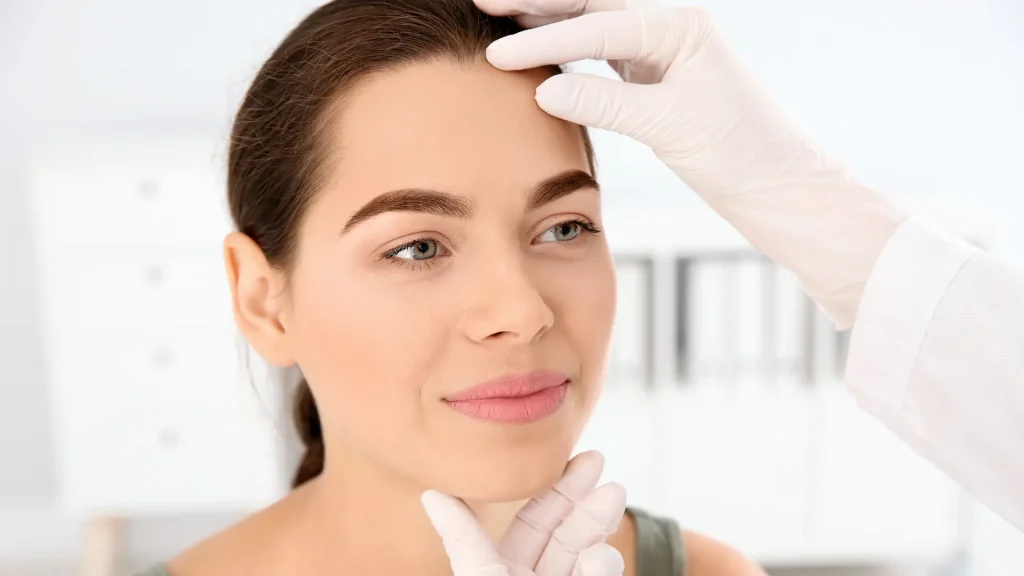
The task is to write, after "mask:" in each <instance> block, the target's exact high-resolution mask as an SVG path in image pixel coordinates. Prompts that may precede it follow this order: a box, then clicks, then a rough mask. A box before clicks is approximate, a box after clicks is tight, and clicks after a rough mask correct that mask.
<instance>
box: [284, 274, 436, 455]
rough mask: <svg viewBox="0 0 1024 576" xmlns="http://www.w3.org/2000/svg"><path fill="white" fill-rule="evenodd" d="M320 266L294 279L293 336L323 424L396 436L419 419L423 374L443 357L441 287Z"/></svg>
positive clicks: (376, 438)
mask: <svg viewBox="0 0 1024 576" xmlns="http://www.w3.org/2000/svg"><path fill="white" fill-rule="evenodd" d="M318 270H319V271H316V272H313V273H311V274H309V275H307V276H305V277H302V278H297V279H296V280H297V281H296V282H295V285H294V286H293V297H292V301H293V302H294V305H293V307H292V313H293V317H292V325H290V326H289V339H293V350H295V351H296V358H297V359H298V364H299V366H300V367H301V368H302V371H303V373H304V375H305V376H306V378H307V380H308V381H309V383H310V386H311V387H312V388H313V391H314V394H315V395H316V397H317V401H318V408H319V410H320V414H321V419H322V421H323V425H324V428H325V429H326V430H329V431H330V432H329V433H330V434H332V435H340V436H342V437H346V438H348V439H349V440H350V441H353V442H356V443H360V444H362V443H381V442H384V443H393V442H398V441H400V438H401V437H403V436H404V437H407V436H408V435H409V433H410V432H412V431H413V430H414V429H418V428H420V427H422V421H423V415H422V403H423V396H422V394H421V388H422V387H423V385H424V375H426V374H430V373H432V371H433V366H434V363H435V362H436V361H437V360H438V358H440V357H441V351H440V350H439V346H441V345H442V339H441V338H439V337H438V327H439V326H440V325H441V323H442V320H443V319H442V318H440V317H439V316H440V315H441V314H442V312H441V311H440V307H438V306H432V305H430V304H431V302H432V301H433V300H432V299H433V296H436V295H431V297H430V298H426V295H423V296H424V297H422V298H420V297H418V296H420V294H417V292H416V291H415V290H410V289H409V288H408V287H404V288H403V287H398V286H395V285H392V284H384V283H381V282H376V281H374V279H373V278H374V276H373V275H372V274H367V273H365V272H359V273H355V272H346V271H345V270H343V269H340V268H339V267H334V268H332V267H328V266H320V267H318ZM296 276H298V275H296ZM371 432H372V434H371Z"/></svg>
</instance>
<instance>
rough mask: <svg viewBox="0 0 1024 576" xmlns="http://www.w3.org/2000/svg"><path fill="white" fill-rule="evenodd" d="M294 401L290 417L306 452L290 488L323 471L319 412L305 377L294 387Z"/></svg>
mask: <svg viewBox="0 0 1024 576" xmlns="http://www.w3.org/2000/svg"><path fill="white" fill-rule="evenodd" d="M294 402H295V405H294V406H295V407H294V411H293V413H292V417H293V418H294V420H295V428H296V430H298V433H299V438H300V439H301V440H302V444H303V445H304V446H305V447H306V452H305V454H303V455H302V461H301V462H300V463H299V468H298V470H296V471H295V477H294V478H293V479H292V488H298V487H299V486H301V485H303V484H305V483H306V482H308V481H310V480H312V479H313V478H316V477H317V476H319V475H320V473H321V472H323V470H324V436H323V430H321V428H320V413H319V412H318V411H317V409H316V400H314V399H313V391H312V390H310V389H309V384H308V383H307V382H306V379H305V378H303V379H302V380H301V381H299V385H298V387H297V388H296V389H295V401H294Z"/></svg>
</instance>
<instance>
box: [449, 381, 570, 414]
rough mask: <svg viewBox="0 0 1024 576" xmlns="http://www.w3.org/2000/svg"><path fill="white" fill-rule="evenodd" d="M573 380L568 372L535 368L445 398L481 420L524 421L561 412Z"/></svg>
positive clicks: (464, 412) (462, 411) (458, 408)
mask: <svg viewBox="0 0 1024 576" xmlns="http://www.w3.org/2000/svg"><path fill="white" fill-rule="evenodd" d="M571 384H572V382H571V381H570V379H569V377H568V376H567V375H566V374H564V373H561V372H557V371H553V370H534V371H532V372H527V373H525V374H506V375H504V376H500V377H498V378H495V379H493V380H488V381H486V382H482V383H480V384H477V385H476V386H473V387H471V388H467V389H465V390H462V391H460V392H457V393H455V394H452V395H449V396H447V397H445V398H443V399H442V401H443V402H444V403H445V404H447V405H448V407H449V408H451V409H453V410H455V411H456V412H460V413H462V414H464V415H466V416H469V417H471V418H476V419H478V420H486V421H491V422H502V423H506V424H524V423H527V422H533V421H536V420H540V419H542V418H545V417H547V416H550V415H552V414H554V413H555V412H557V411H558V409H559V408H560V407H561V406H562V404H563V403H564V402H565V398H566V395H567V394H568V392H569V386H570V385H571Z"/></svg>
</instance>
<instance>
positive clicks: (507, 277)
mask: <svg viewBox="0 0 1024 576" xmlns="http://www.w3.org/2000/svg"><path fill="white" fill-rule="evenodd" d="M519 30H520V28H519V26H518V25H517V24H516V23H515V22H514V21H513V20H511V19H507V18H502V17H492V16H486V15H485V14H484V13H482V12H480V11H479V10H478V9H477V8H476V7H475V6H474V5H473V4H472V0H374V1H367V0H337V1H334V2H331V3H329V4H327V5H325V6H323V7H321V8H320V9H318V10H316V11H315V12H314V13H312V14H311V15H310V16H309V17H308V18H307V19H306V20H304V21H303V22H302V23H301V24H299V26H298V27H297V28H296V29H295V30H293V31H292V32H291V34H289V35H288V37H287V38H286V39H285V40H284V42H283V43H282V44H281V46H280V47H279V48H278V49H277V50H276V51H275V53H274V54H273V55H272V56H271V58H270V60H269V61H268V62H267V63H266V64H265V65H264V67H263V68H262V70H261V71H260V72H259V74H258V76H257V78H256V80H255V81H254V82H253V85H252V86H251V88H250V90H249V92H248V94H247V95H246V97H245V100H244V102H243V104H242V106H241V109H240V110H239V112H238V116H237V118H236V121H235V125H234V131H233V135H232V141H231V150H230V156H229V182H228V196H229V204H230V209H231V213H232V217H233V219H234V222H235V225H236V227H237V230H238V232H237V233H233V234H231V235H230V236H229V237H228V238H227V239H226V240H225V244H224V255H225V262H226V267H227V271H228V277H229V281H230V285H231V289H232V294H233V299H234V314H235V320H236V323H237V325H238V327H239V328H240V330H241V331H242V333H243V334H244V335H245V337H246V339H247V340H248V341H249V343H250V344H251V345H252V346H253V347H254V348H255V349H256V350H257V351H258V352H259V354H260V355H261V356H262V357H263V358H264V359H266V360H267V361H268V362H270V363H272V364H274V365H277V366H292V365H297V366H299V367H300V368H301V370H302V373H303V375H304V377H305V381H304V382H303V383H302V384H301V386H300V387H299V389H298V394H297V398H296V403H297V410H296V414H297V419H298V424H299V428H300V432H301V436H302V438H303V440H304V441H305V443H306V450H307V452H306V454H305V457H304V459H303V461H302V464H301V466H300V467H299V470H298V473H297V475H296V477H295V490H294V491H293V492H292V493H291V494H289V495H288V496H287V497H285V498H284V499H283V500H281V501H280V502H279V503H277V504H276V505H274V506H272V507H270V508H268V509H267V510H265V511H262V512H260V513H258V514H256V515H255V516H252V517H250V518H248V519H246V520H244V521H243V522H241V523H240V524H238V525H236V526H234V527H232V528H229V529H228V530H226V531H225V532H223V533H221V534H218V535H216V536H214V537H213V538H211V539H210V540H208V541H206V542H204V543H202V544H200V545H199V546H197V547H196V548H195V549H193V550H190V551H188V552H186V553H184V554H183V555H182V556H180V557H178V558H176V559H174V560H172V561H171V562H170V563H169V564H168V565H167V566H166V567H162V568H160V569H159V570H162V571H166V572H167V573H170V574H173V575H174V576H206V575H209V576H223V575H225V574H246V575H247V576H261V575H268V576H270V575H288V576H291V575H294V574H360V575H369V574H388V575H394V574H417V575H418V574H450V573H451V568H449V559H448V557H447V556H446V554H445V549H444V548H443V547H442V543H441V541H440V539H439V538H438V535H437V533H435V532H434V529H433V528H432V526H431V524H430V521H429V520H428V518H427V516H426V515H425V514H424V511H423V508H422V507H421V504H420V495H421V493H422V492H423V491H424V490H427V489H436V490H440V491H442V492H444V493H447V494H451V495H454V496H457V497H459V498H461V499H462V500H463V501H465V502H466V503H467V505H468V506H469V507H470V508H471V509H472V511H473V513H474V514H475V516H476V518H477V519H478V520H479V522H480V524H481V525H482V526H483V527H484V529H485V530H486V531H487V533H488V534H489V535H491V537H492V538H493V539H495V540H497V539H498V538H500V536H501V535H502V534H503V533H504V532H505V530H506V529H507V528H508V527H509V526H510V525H511V524H512V521H513V518H514V517H515V515H516V512H517V511H518V510H519V509H520V508H521V507H522V506H523V504H522V503H523V501H524V500H526V499H529V498H531V497H535V496H537V495H539V494H543V493H544V492H545V491H547V490H548V489H549V488H551V487H552V486H553V485H554V484H555V483H556V481H558V480H559V478H560V477H561V476H562V474H563V471H564V470H565V467H566V461H567V460H568V458H569V456H570V453H571V451H572V449H573V446H574V445H575V443H576V441H577V439H578V438H579V436H580V433H581V430H582V428H583V426H584V425H585V423H586V421H587V419H588V417H589V416H590V413H591V411H592V409H593V407H594V404H595V402H596V401H597V399H598V396H599V394H600V391H601V386H602V379H603V376H604V364H605V357H606V354H607V349H608V342H609V336H610V330H611V325H612V317H613V314H614V304H615V291H614V286H615V281H614V270H613V267H612V259H611V256H610V254H609V250H608V246H607V244H606V243H605V240H604V237H603V236H602V232H601V226H602V224H601V204H600V198H599V192H598V185H597V183H596V182H595V180H594V177H593V174H594V171H593V163H592V154H591V149H590V145H589V142H588V140H587V136H586V133H585V132H584V131H583V130H582V129H581V128H580V127H579V126H577V125H574V124H570V123H567V122H564V121H562V120H558V119H555V118H553V117H551V116H549V115H547V114H545V113H544V112H543V111H542V110H540V109H538V108H537V106H536V103H535V101H534V93H535V90H536V88H537V86H538V85H539V84H540V83H541V82H542V81H544V80H545V79H547V78H549V77H550V76H552V75H553V74H557V73H559V70H558V69H557V68H554V67H541V68H536V69H530V70H525V71H520V72H502V71H499V70H497V69H495V68H494V67H492V66H490V65H489V64H488V63H487V62H486V60H485V58H484V51H485V50H486V48H487V46H488V45H489V44H490V43H491V42H493V41H494V40H497V39H498V38H501V37H504V36H508V35H511V34H514V33H516V32H518V31H519ZM568 475H569V474H568V473H567V476H568ZM595 481H596V479H595ZM600 490H601V489H598V491H595V494H598V493H600V492H599V491H600ZM603 493H604V494H609V493H611V497H612V498H614V493H615V490H614V489H612V490H605V492H603ZM620 511H621V508H620ZM628 512H629V513H628V514H626V515H624V516H622V518H621V521H618V517H616V518H615V520H616V522H615V525H614V526H611V527H610V529H609V530H608V532H609V534H608V537H607V541H608V543H609V544H610V545H612V546H613V547H614V548H615V549H616V550H618V551H619V553H620V554H621V556H622V558H623V559H624V561H625V567H626V570H625V573H626V574H639V576H670V575H671V576H678V575H679V574H681V573H682V572H683V570H686V573H687V574H690V575H691V576H700V575H702V574H706V575H710V574H715V575H726V576H727V575H737V576H746V575H749V574H762V572H760V570H759V569H757V568H756V567H755V566H753V565H752V564H751V563H750V562H749V561H747V560H745V559H744V558H743V557H742V556H740V555H739V554H737V553H736V552H735V551H734V550H732V549H730V548H728V547H726V546H724V545H722V544H719V543H717V542H715V541H713V540H710V539H708V538H704V537H701V536H699V535H696V534H692V533H685V534H683V535H682V536H680V535H679V532H678V530H677V528H676V527H675V524H674V523H673V522H671V521H669V520H663V519H657V518H653V517H650V516H648V515H647V514H645V513H643V512H640V511H637V510H629V511H628ZM684 560H685V562H684ZM523 568H525V569H528V570H530V571H531V572H532V571H533V570H534V569H536V571H537V574H541V575H542V576H543V574H542V572H544V570H543V569H542V568H541V567H538V566H532V565H531V566H524V567H523ZM571 569H572V566H568V567H567V570H571ZM548 574H550V576H568V575H569V572H568V571H565V572H564V573H561V574H556V573H555V572H554V571H549V572H548Z"/></svg>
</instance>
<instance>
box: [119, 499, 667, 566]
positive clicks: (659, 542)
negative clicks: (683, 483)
mask: <svg viewBox="0 0 1024 576" xmlns="http://www.w3.org/2000/svg"><path fill="white" fill-rule="evenodd" d="M626 512H627V513H628V514H629V515H630V517H632V518H633V522H634V523H635V524H636V575H637V576H685V574H686V557H685V555H684V554H683V538H682V535H681V533H680V531H679V525H678V524H676V522H675V521H674V520H671V519H669V518H661V517H658V516H652V515H650V514H648V513H646V512H644V511H643V510H639V509H637V508H628V509H627V510H626ZM136 576H171V575H170V573H168V572H167V568H166V567H165V566H163V565H162V564H161V565H159V566H155V567H153V568H151V569H150V570H148V571H146V572H141V573H139V574H137V575H136Z"/></svg>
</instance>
